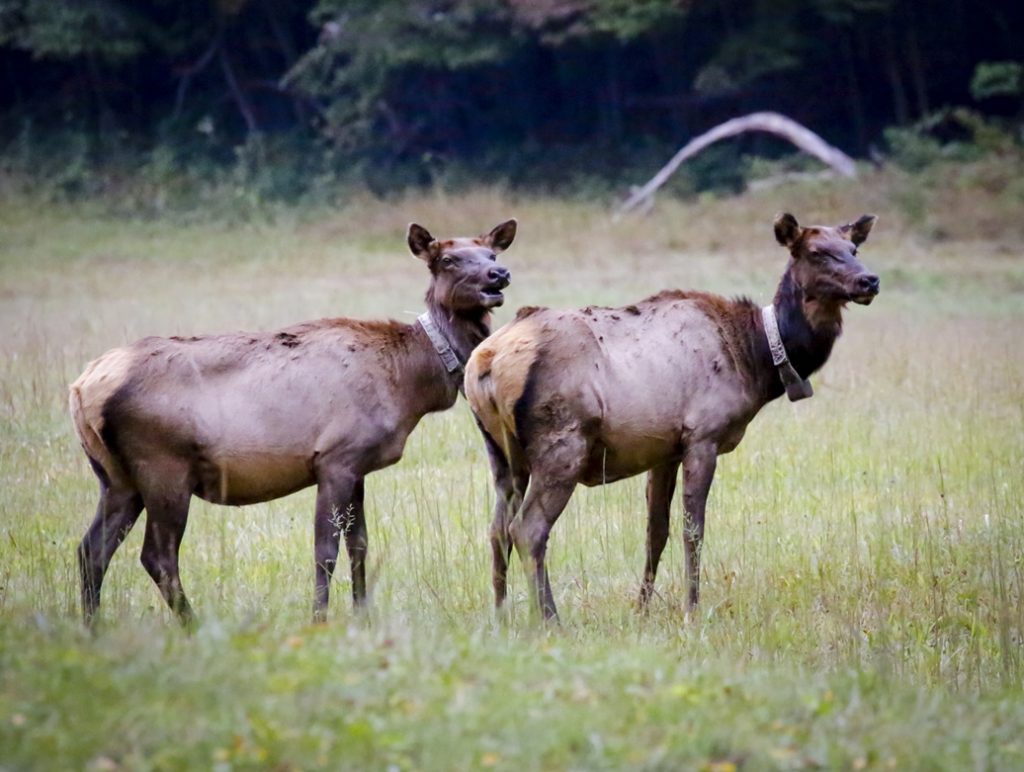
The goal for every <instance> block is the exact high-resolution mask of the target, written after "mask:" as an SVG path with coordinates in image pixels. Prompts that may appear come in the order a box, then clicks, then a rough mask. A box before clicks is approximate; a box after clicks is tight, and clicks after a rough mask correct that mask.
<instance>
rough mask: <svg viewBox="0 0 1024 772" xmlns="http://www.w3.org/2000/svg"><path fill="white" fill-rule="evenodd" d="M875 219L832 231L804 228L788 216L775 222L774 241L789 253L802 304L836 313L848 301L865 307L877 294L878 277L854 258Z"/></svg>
mask: <svg viewBox="0 0 1024 772" xmlns="http://www.w3.org/2000/svg"><path fill="white" fill-rule="evenodd" d="M877 219H878V218H877V217H875V215H873V214H865V215H863V216H861V217H860V218H859V219H858V220H857V221H856V222H852V223H848V224H847V225H840V226H837V227H834V228H829V227H823V226H817V225H815V226H810V227H807V228H803V227H801V226H800V224H799V223H797V221H796V218H795V217H794V216H793V215H791V214H781V215H779V216H778V217H777V218H775V238H776V239H777V240H778V242H779V244H781V245H782V246H784V247H786V248H787V249H789V254H790V255H791V256H792V258H793V261H792V263H791V265H790V271H791V273H792V276H793V280H794V281H795V282H796V284H797V286H798V287H799V288H800V289H801V291H802V292H803V296H804V302H805V303H815V304H817V305H818V306H820V307H821V308H822V309H826V310H832V309H835V310H838V309H840V308H842V306H843V305H845V304H846V303H847V302H848V301H853V302H854V303H859V304H860V305H865V306H866V305H868V304H870V303H871V301H872V300H874V299H875V295H877V294H878V288H879V279H878V276H877V275H876V274H874V273H872V272H871V271H869V270H868V269H867V268H866V267H865V266H864V264H863V263H862V262H861V261H860V259H859V258H858V257H857V248H858V247H859V246H860V245H861V244H863V243H864V242H865V241H866V240H867V238H868V234H869V233H871V228H872V226H874V224H875V221H876V220H877Z"/></svg>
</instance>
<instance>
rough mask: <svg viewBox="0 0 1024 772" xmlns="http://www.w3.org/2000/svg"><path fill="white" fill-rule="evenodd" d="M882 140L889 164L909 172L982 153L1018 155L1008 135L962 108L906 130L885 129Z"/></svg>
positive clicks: (1017, 146)
mask: <svg viewBox="0 0 1024 772" xmlns="http://www.w3.org/2000/svg"><path fill="white" fill-rule="evenodd" d="M885 141H886V144H887V145H888V147H889V151H890V154H891V157H892V159H893V161H895V162H896V163H897V164H898V165H899V166H901V167H902V168H904V169H906V170H908V171H912V172H919V171H922V170H924V169H926V168H928V167H929V166H931V165H932V164H935V163H938V162H940V161H952V162H969V161H976V160H978V159H980V158H981V157H983V156H984V155H986V154H1011V155H1016V156H1019V155H1020V153H1021V147H1020V145H1019V143H1017V142H1016V141H1015V140H1014V138H1013V136H1012V135H1011V134H1010V133H1009V132H1007V131H1005V130H1004V129H1002V128H1001V127H1000V126H999V125H998V124H997V123H996V122H994V121H990V120H986V119H985V117H984V116H982V115H980V114H979V113H976V112H974V111H972V110H968V109H965V108H955V109H949V110H940V111H937V112H935V113H932V114H931V115H929V116H927V117H926V118H925V119H923V120H921V121H919V122H918V123H917V124H915V125H914V126H910V127H907V128H898V127H892V128H888V129H886V130H885Z"/></svg>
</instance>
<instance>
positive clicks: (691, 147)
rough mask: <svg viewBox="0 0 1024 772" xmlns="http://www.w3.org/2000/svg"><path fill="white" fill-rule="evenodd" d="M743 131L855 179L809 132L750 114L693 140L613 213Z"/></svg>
mask: <svg viewBox="0 0 1024 772" xmlns="http://www.w3.org/2000/svg"><path fill="white" fill-rule="evenodd" d="M747 131H764V132H767V133H769V134H775V135H776V136H779V137H782V138H783V139H787V140H789V141H790V142H792V143H793V144H794V145H796V146H797V147H798V148H800V149H801V150H803V151H804V152H805V153H807V154H809V155H813V156H814V157H815V158H817V159H819V160H820V161H822V162H823V163H825V164H827V165H828V166H830V167H832V168H833V169H835V170H836V171H837V172H838V173H839V174H841V175H843V176H844V177H856V176H857V167H856V166H855V165H854V162H853V159H852V158H850V156H848V155H846V153H844V152H843V151H842V150H839V149H838V148H835V147H832V146H831V145H829V144H828V143H827V142H825V140H823V139H822V138H821V137H819V136H818V135H817V134H815V133H814V132H813V131H811V130H810V129H808V128H806V127H804V126H801V125H800V124H799V123H797V122H796V121H794V120H792V119H791V118H787V117H786V116H784V115H780V114H779V113H771V112H763V113H751V114H750V115H744V116H743V117H741V118H733V119H732V120H729V121H726V122H725V123H721V124H719V125H718V126H715V128H713V129H711V130H710V131H707V132H705V133H704V134H701V135H700V136H699V137H695V138H694V139H692V140H691V141H690V142H688V143H686V145H684V146H683V147H682V148H681V149H680V150H679V152H678V153H676V154H675V155H674V156H672V160H670V161H669V162H668V163H667V164H665V165H664V166H663V167H662V168H661V170H659V171H658V173H657V174H655V175H654V176H653V177H651V179H650V180H648V182H647V183H646V184H645V185H644V186H643V187H641V188H636V189H635V190H634V191H633V192H632V193H631V194H630V196H629V198H627V199H626V200H625V201H624V202H623V203H622V204H621V205H620V206H619V207H618V209H617V210H616V215H623V214H626V213H627V212H631V211H632V210H634V209H636V208H637V207H638V206H640V204H642V203H643V202H644V201H646V200H647V199H649V198H650V197H651V196H653V195H654V192H655V191H656V190H657V189H658V188H660V187H661V186H662V185H664V184H665V183H666V182H667V181H668V178H669V177H671V176H672V175H673V174H674V173H675V171H676V169H678V168H679V167H680V165H682V163H683V161H685V160H686V159H688V158H692V157H693V156H695V155H697V153H699V152H700V151H702V150H704V148H706V147H708V146H709V145H713V144H714V143H715V142H718V141H719V140H722V139H727V138H728V137H735V136H736V135H737V134H743V133H744V132H747Z"/></svg>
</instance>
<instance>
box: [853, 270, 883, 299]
mask: <svg viewBox="0 0 1024 772" xmlns="http://www.w3.org/2000/svg"><path fill="white" fill-rule="evenodd" d="M880 284H881V282H880V281H879V278H878V277H877V276H875V274H873V273H862V274H861V275H860V276H858V277H857V290H858V291H859V292H863V293H865V294H867V293H870V294H872V295H877V294H878V287H879V285H880Z"/></svg>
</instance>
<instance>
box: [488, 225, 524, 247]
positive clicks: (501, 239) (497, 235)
mask: <svg viewBox="0 0 1024 772" xmlns="http://www.w3.org/2000/svg"><path fill="white" fill-rule="evenodd" d="M518 227H519V223H518V222H517V221H516V218H514V217H513V218H512V219H511V220H506V221H505V222H503V223H502V224H501V225H495V226H494V228H493V229H492V230H491V232H490V233H488V234H487V235H486V236H484V243H485V244H487V246H489V247H491V249H493V250H494V251H495V252H504V251H505V250H506V249H508V248H509V247H510V246H511V245H512V240H513V239H514V238H515V237H516V228H518Z"/></svg>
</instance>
